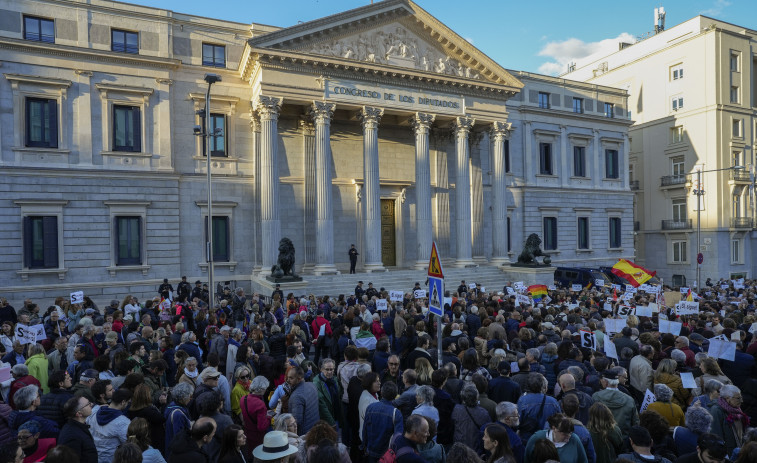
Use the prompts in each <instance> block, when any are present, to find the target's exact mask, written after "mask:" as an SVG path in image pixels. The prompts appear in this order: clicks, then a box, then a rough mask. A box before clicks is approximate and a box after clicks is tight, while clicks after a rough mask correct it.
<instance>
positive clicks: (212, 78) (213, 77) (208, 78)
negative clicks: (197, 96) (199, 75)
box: [204, 74, 221, 84]
mask: <svg viewBox="0 0 757 463" xmlns="http://www.w3.org/2000/svg"><path fill="white" fill-rule="evenodd" d="M204 80H205V82H207V83H208V84H215V83H216V82H220V81H221V76H219V75H218V74H205V79H204Z"/></svg>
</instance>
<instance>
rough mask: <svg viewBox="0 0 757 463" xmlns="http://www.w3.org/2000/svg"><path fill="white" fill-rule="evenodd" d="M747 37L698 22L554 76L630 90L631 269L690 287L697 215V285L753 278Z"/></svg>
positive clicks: (751, 67)
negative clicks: (633, 239) (633, 244)
mask: <svg viewBox="0 0 757 463" xmlns="http://www.w3.org/2000/svg"><path fill="white" fill-rule="evenodd" d="M756 34H757V31H754V30H751V29H746V28H744V27H741V26H737V25H734V24H729V23H725V22H722V21H718V20H715V19H712V18H708V17H705V16H697V17H695V18H693V19H690V20H688V21H686V22H684V23H682V24H679V25H677V26H675V27H671V28H670V29H667V30H664V31H662V32H660V33H658V34H656V35H653V36H651V37H650V38H647V39H645V40H643V41H640V42H638V43H635V44H621V45H620V47H619V50H618V51H617V52H614V53H612V54H609V55H605V56H599V55H594V56H591V57H588V58H586V59H585V60H583V61H582V62H579V63H577V65H576V66H575V68H574V69H573V70H571V71H570V72H567V73H566V74H564V75H563V77H566V78H569V79H576V80H582V81H586V82H592V83H598V84H603V85H611V86H616V87H620V88H623V89H627V90H628V92H629V110H630V111H631V118H632V119H633V120H634V125H633V126H632V127H631V129H630V131H629V138H630V140H631V152H630V160H629V162H630V165H629V169H630V180H631V187H632V189H633V190H636V201H635V205H634V209H635V211H634V213H635V217H636V219H635V220H636V221H637V222H638V225H637V227H636V228H637V236H636V250H637V262H638V263H640V264H642V265H644V266H646V267H648V268H650V269H654V270H657V271H658V274H659V275H660V276H661V277H663V278H664V279H665V281H666V282H670V283H673V284H680V285H685V284H693V283H694V281H695V280H696V269H697V252H698V250H697V215H698V213H700V214H701V241H700V249H699V252H701V253H702V257H703V260H704V262H703V265H702V269H701V274H702V277H701V278H702V280H705V279H706V278H719V277H729V276H731V277H738V276H748V277H754V271H755V258H754V257H755V256H754V254H753V253H754V252H756V251H757V248H755V231H754V227H755V221H754V218H755V202H754V199H753V196H752V189H751V188H750V187H751V185H752V184H753V172H754V165H755V158H754V150H755V143H757V142H756V141H755V133H756V132H755V106H757V94H755V91H757V88H755V84H756V83H757V80H756V77H755V70H756V67H755V55H754V45H755V39H754V37H755V35H756ZM734 166H744V169H741V170H733V169H731V168H732V167H734ZM697 170H701V171H702V173H701V174H700V175H701V187H698V185H697ZM712 171H714V172H712ZM697 191H701V192H703V194H702V195H700V197H699V198H698V196H697V194H696V193H697ZM698 199H701V210H698V206H697V200H698ZM702 283H704V282H702Z"/></svg>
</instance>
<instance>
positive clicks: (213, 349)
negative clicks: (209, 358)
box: [208, 333, 229, 373]
mask: <svg viewBox="0 0 757 463" xmlns="http://www.w3.org/2000/svg"><path fill="white" fill-rule="evenodd" d="M228 352H229V343H228V342H226V339H224V337H223V335H222V334H220V333H219V334H217V335H215V336H213V340H212V341H211V342H210V348H209V349H208V355H210V354H212V353H216V354H218V371H220V372H221V373H224V371H223V370H224V368H226V362H227V361H228V360H227V358H226V356H227V355H228Z"/></svg>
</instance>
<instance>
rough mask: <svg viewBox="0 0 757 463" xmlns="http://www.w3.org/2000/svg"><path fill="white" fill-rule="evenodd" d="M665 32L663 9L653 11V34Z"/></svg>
mask: <svg viewBox="0 0 757 463" xmlns="http://www.w3.org/2000/svg"><path fill="white" fill-rule="evenodd" d="M664 30H665V7H662V6H661V7H659V8H655V9H654V33H655V34H659V33H660V32H662V31H664Z"/></svg>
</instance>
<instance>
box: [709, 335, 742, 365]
mask: <svg viewBox="0 0 757 463" xmlns="http://www.w3.org/2000/svg"><path fill="white" fill-rule="evenodd" d="M707 355H709V356H710V357H715V358H720V359H723V360H730V361H733V360H734V359H735V358H736V343H735V342H731V341H723V340H722V339H716V338H712V339H710V348H709V349H708V350H707Z"/></svg>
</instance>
